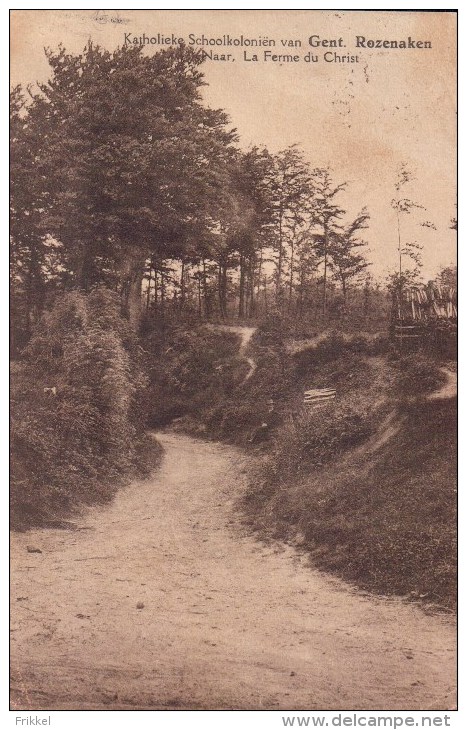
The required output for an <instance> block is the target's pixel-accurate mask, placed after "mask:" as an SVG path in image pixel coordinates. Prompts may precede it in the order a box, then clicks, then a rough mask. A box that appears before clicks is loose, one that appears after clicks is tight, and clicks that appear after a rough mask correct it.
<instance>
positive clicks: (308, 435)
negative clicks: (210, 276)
mask: <svg viewBox="0 0 467 730" xmlns="http://www.w3.org/2000/svg"><path fill="white" fill-rule="evenodd" d="M187 338H188V339H187ZM237 342H238V340H237ZM170 347H171V349H170V352H169V353H168V357H167V358H166V359H165V368H164V372H163V373H161V372H159V373H158V376H157V378H156V379H155V380H154V379H153V386H152V387H153V389H155V391H154V392H157V394H158V398H157V399H155V400H154V401H153V402H154V403H156V401H157V400H158V401H159V402H162V401H164V403H165V408H166V413H165V416H164V418H163V419H161V418H160V414H159V415H158V414H157V412H156V410H157V409H155V411H154V413H153V416H152V419H153V424H154V425H156V424H160V423H162V422H168V421H169V420H170V418H172V417H174V416H175V417H176V419H177V420H176V422H175V425H176V427H178V428H183V429H185V430H189V431H190V432H192V433H197V434H199V435H203V436H208V437H213V438H222V439H224V440H228V441H230V442H233V443H237V444H240V445H244V446H248V447H249V448H251V449H253V450H254V452H255V456H256V458H255V459H254V460H253V461H254V462H255V463H256V466H255V467H254V468H253V470H252V474H251V480H250V487H249V489H248V493H247V495H246V496H245V499H244V501H243V505H242V506H243V509H244V511H245V513H246V519H247V521H248V522H249V523H250V525H252V526H253V527H254V528H255V529H258V530H259V531H260V534H262V535H270V536H271V535H272V536H274V537H276V538H280V539H283V540H289V541H292V542H294V543H295V544H300V545H301V546H302V547H303V548H304V549H306V550H307V551H309V552H310V554H311V555H312V558H313V563H314V564H315V565H317V566H319V567H321V568H323V569H325V570H328V571H331V572H333V573H336V574H337V575H339V576H342V577H343V578H345V579H346V580H349V581H351V582H353V583H355V584H356V585H358V586H360V587H361V588H365V589H368V590H371V591H375V592H379V593H383V594H399V595H405V596H408V597H411V598H419V597H421V598H423V599H424V600H426V601H428V602H431V603H433V604H437V605H444V606H446V607H451V606H453V604H454V598H455V585H456V569H455V558H456V552H455V533H456V524H455V519H456V518H455V509H456V489H455V487H456V453H455V432H456V407H455V401H454V399H452V398H451V399H439V400H431V399H429V398H428V397H427V396H428V395H429V393H430V392H433V391H435V390H436V389H437V388H439V387H440V385H441V384H442V383H443V380H444V377H445V376H444V375H443V373H442V372H441V371H440V369H439V368H440V365H441V364H442V363H441V362H440V361H439V360H436V359H434V358H431V357H426V356H425V355H416V356H415V355H414V356H410V357H403V358H400V357H397V356H395V355H391V353H389V352H388V351H387V349H388V348H387V343H386V342H385V340H384V339H382V338H375V337H371V338H370V337H368V338H365V337H355V336H346V337H344V336H341V335H331V336H327V337H326V336H324V337H320V338H317V340H316V344H311V345H308V346H305V347H301V346H300V345H297V344H295V346H293V345H291V343H290V342H287V341H283V340H282V337H281V335H280V333H279V329H278V328H274V327H266V328H260V330H259V332H258V334H257V336H256V337H255V340H254V342H253V347H252V350H251V351H250V352H251V354H252V355H253V357H254V358H255V360H256V363H257V370H256V372H255V374H254V376H253V378H251V380H249V381H248V382H246V383H242V381H243V378H244V375H245V369H246V366H245V363H244V362H241V361H238V360H236V359H235V347H236V337H235V336H234V335H228V334H225V333H214V332H210V331H208V330H206V329H203V328H202V329H200V330H197V331H193V332H191V333H190V334H189V335H186V334H184V335H183V336H180V339H179V340H178V343H175V344H171V346H170ZM310 387H318V388H319V387H333V388H336V390H337V398H336V400H335V402H332V403H331V404H329V405H326V406H325V407H322V408H320V409H317V410H309V409H307V408H306V407H304V406H303V404H302V400H303V391H304V390H305V389H306V388H310Z"/></svg>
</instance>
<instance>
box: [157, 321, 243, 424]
mask: <svg viewBox="0 0 467 730" xmlns="http://www.w3.org/2000/svg"><path fill="white" fill-rule="evenodd" d="M149 345H150V347H151V349H152V353H153V357H152V363H153V364H152V365H151V367H150V371H149V377H150V384H149V388H148V395H147V401H148V404H149V423H150V424H151V425H153V426H156V425H164V424H166V423H169V422H170V421H172V420H173V419H174V418H177V417H180V416H186V415H193V416H195V417H196V418H197V419H199V420H202V417H203V413H204V412H205V410H206V409H210V408H212V407H214V406H215V405H216V404H217V403H219V402H221V401H222V400H223V399H224V398H226V397H227V396H228V395H229V394H231V393H232V392H233V391H234V389H235V387H236V385H238V384H239V383H240V382H241V381H242V380H243V377H244V375H245V372H246V369H247V366H246V365H245V363H244V362H243V361H242V360H241V359H238V358H237V355H238V348H239V338H238V335H236V334H235V333H230V332H225V331H213V330H210V329H208V328H205V327H198V328H193V329H191V330H189V331H184V330H180V331H175V332H172V333H170V336H166V337H165V338H164V340H163V341H157V340H156V341H151V340H150V341H149Z"/></svg>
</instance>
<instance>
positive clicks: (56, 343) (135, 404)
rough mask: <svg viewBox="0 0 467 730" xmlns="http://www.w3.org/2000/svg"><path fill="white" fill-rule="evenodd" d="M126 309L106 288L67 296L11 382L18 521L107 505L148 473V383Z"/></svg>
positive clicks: (14, 508)
mask: <svg viewBox="0 0 467 730" xmlns="http://www.w3.org/2000/svg"><path fill="white" fill-rule="evenodd" d="M119 306H120V305H119V300H118V297H117V296H116V295H114V294H113V293H112V292H110V291H108V290H106V289H96V290H94V291H92V292H91V293H90V294H89V295H85V294H82V293H80V292H76V291H75V292H70V293H68V294H66V295H64V296H62V297H61V298H60V299H58V300H57V301H56V303H55V305H54V306H53V308H52V309H51V310H50V311H49V312H47V313H46V314H45V315H44V316H43V318H42V320H41V322H40V324H39V326H38V329H37V331H36V333H35V334H34V336H33V338H32V340H31V342H30V344H29V346H28V348H27V350H26V352H25V356H26V361H25V364H24V366H23V367H22V369H21V372H20V373H17V374H16V375H15V376H14V377H13V378H12V431H11V446H12V482H11V506H12V521H13V524H14V525H23V524H27V523H30V522H40V521H44V520H46V519H49V518H50V517H51V516H53V515H57V514H60V513H63V511H67V510H71V509H73V507H74V506H75V505H77V504H79V503H82V502H92V501H96V500H103V499H107V498H109V497H110V496H111V495H112V494H113V493H114V492H115V489H116V488H117V486H118V485H119V483H120V482H121V478H122V477H123V476H124V475H126V474H128V473H130V472H133V471H137V470H138V469H139V468H140V467H142V464H141V453H142V444H143V443H147V437H146V436H145V433H144V427H145V420H146V419H145V409H144V407H143V404H144V399H143V392H144V388H145V386H146V382H147V381H146V378H145V376H144V371H143V365H142V361H141V355H140V350H139V348H138V344H137V340H136V337H135V335H134V333H133V332H132V330H131V328H130V325H129V323H128V322H127V321H126V320H125V319H123V318H122V317H121V316H120V308H119ZM52 388H53V389H54V390H53V391H51V390H50V389H52ZM148 451H149V454H150V453H153V451H154V449H151V448H149V449H148Z"/></svg>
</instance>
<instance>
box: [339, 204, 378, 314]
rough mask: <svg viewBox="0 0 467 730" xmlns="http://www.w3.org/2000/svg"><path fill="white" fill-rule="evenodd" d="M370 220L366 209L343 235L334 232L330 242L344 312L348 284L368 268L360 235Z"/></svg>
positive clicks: (344, 229)
mask: <svg viewBox="0 0 467 730" xmlns="http://www.w3.org/2000/svg"><path fill="white" fill-rule="evenodd" d="M369 219H370V216H369V215H368V213H367V211H366V210H365V209H364V210H363V211H362V212H361V213H360V214H359V215H358V216H357V217H356V218H355V219H354V220H353V221H352V222H351V223H350V224H349V225H348V226H345V227H344V228H343V229H342V233H338V232H336V231H334V233H333V235H332V237H331V240H330V254H331V267H332V269H333V271H334V275H335V278H336V279H338V281H339V282H340V284H341V286H342V297H343V300H344V312H346V311H347V293H348V283H349V282H350V281H351V280H352V279H355V278H356V277H357V276H358V275H359V274H361V273H363V272H364V271H365V270H366V269H367V267H368V261H367V260H366V258H365V256H363V254H362V253H360V250H361V249H362V248H363V247H364V246H366V243H365V241H363V240H362V239H361V238H360V237H359V233H360V231H361V230H363V229H364V228H368V225H367V223H368V220H369Z"/></svg>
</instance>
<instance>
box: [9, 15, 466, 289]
mask: <svg viewBox="0 0 467 730" xmlns="http://www.w3.org/2000/svg"><path fill="white" fill-rule="evenodd" d="M143 34H145V35H146V36H147V37H149V38H151V37H152V38H155V39H156V41H157V40H160V37H159V38H158V34H160V35H161V36H163V37H164V38H166V37H167V38H168V37H170V39H171V37H172V34H174V35H175V37H176V38H180V37H182V38H183V39H184V41H185V43H187V44H188V45H189V44H190V36H191V37H193V38H195V39H201V38H202V36H203V34H204V37H205V38H206V39H214V40H215V39H221V40H222V41H224V36H230V38H231V39H234V38H238V39H240V38H241V36H243V42H244V43H245V40H247V41H248V40H252V39H259V38H261V39H262V40H263V41H264V42H267V43H269V41H275V45H274V46H271V45H263V46H261V47H257V48H254V47H253V46H251V45H249V46H246V45H243V46H227V45H218V44H215V45H203V46H198V45H195V46H193V47H198V48H199V47H202V48H205V49H206V50H208V51H212V52H213V53H216V54H218V55H219V56H220V55H222V54H225V55H226V54H230V56H231V57H230V58H229V59H228V60H226V61H222V60H210V59H206V62H205V63H204V65H203V69H204V74H205V80H206V82H207V86H206V87H205V88H204V90H203V96H204V99H205V101H206V103H207V104H208V105H209V106H212V107H215V108H222V109H225V110H226V111H227V113H228V114H229V117H230V119H231V123H232V126H234V127H235V128H236V129H237V131H238V134H239V136H240V144H241V146H242V147H244V148H247V147H248V146H250V145H263V144H264V145H266V146H267V147H268V149H269V150H270V151H271V152H276V151H278V150H280V149H284V148H285V147H287V146H289V145H292V144H298V145H299V146H300V147H301V148H302V149H303V150H304V154H305V156H306V158H307V159H308V160H309V162H310V164H311V165H312V166H313V167H320V166H327V165H329V166H330V167H331V169H332V171H333V175H334V178H335V180H336V182H338V183H340V182H343V181H346V182H347V183H348V186H347V189H346V191H345V192H344V193H342V195H341V198H340V201H339V202H340V203H341V204H342V206H343V207H344V208H345V209H346V210H347V211H348V216H349V218H352V217H355V216H356V214H357V213H358V212H359V211H360V210H361V209H362V208H363V207H364V206H366V207H367V208H368V210H369V213H370V216H371V219H370V227H369V229H368V230H367V231H365V238H366V240H367V241H368V244H369V254H368V256H369V258H370V260H371V261H372V273H373V274H374V275H375V276H376V277H377V278H384V277H385V276H386V275H387V273H388V272H389V271H390V270H391V269H392V270H393V269H394V268H395V267H396V265H397V224H396V218H395V213H394V210H393V209H392V207H391V200H392V199H393V198H394V196H395V195H396V192H395V189H394V184H395V181H396V177H397V170H398V168H399V167H400V165H401V164H402V163H406V165H407V166H408V168H409V169H410V171H411V172H412V174H413V176H414V179H413V181H412V182H411V183H410V184H409V185H407V186H406V189H405V191H404V194H403V195H404V197H407V198H410V199H411V200H414V201H415V202H417V203H418V204H420V205H423V206H424V207H425V209H426V210H422V209H416V210H415V212H414V214H413V215H411V216H410V217H404V219H403V221H402V238H403V240H407V241H417V242H418V243H419V244H421V245H422V246H423V252H422V259H423V274H424V277H425V278H426V279H429V278H432V277H433V276H434V275H435V274H436V273H437V272H438V271H439V269H440V267H442V266H447V265H449V264H450V263H452V262H455V260H456V234H455V232H454V231H453V230H452V229H450V220H451V218H452V217H454V216H455V217H457V211H456V155H457V150H456V128H457V119H456V82H457V80H456V14H455V13H453V12H448V13H439V12H422V11H418V12H417V11H416V12H401V11H331V10H321V11H312V10H307V11H302V10H292V11H285V10H191V11H188V10H150V11H149V10H115V11H112V10H105V11H96V10H37V11H33V10H21V11H12V21H11V79H10V80H11V84H12V85H15V84H17V83H22V84H28V83H32V84H34V83H36V82H37V81H46V80H47V79H48V77H49V67H48V64H47V60H46V57H45V54H44V47H51V48H53V49H56V48H57V47H58V45H59V43H62V44H63V45H64V46H65V48H66V49H67V51H70V52H80V51H82V49H83V48H84V46H85V44H86V43H87V41H88V40H89V39H92V40H93V42H95V43H99V44H100V45H101V46H103V47H105V48H107V49H109V50H113V49H115V48H116V47H117V46H121V45H122V44H123V43H124V42H125V41H127V42H128V40H132V39H133V38H135V37H136V38H140V37H141V36H142V35H143ZM312 36H313V37H314V40H313V43H318V41H319V43H320V45H314V46H311V45H310V42H309V39H310V37H312ZM357 37H359V41H357ZM362 37H363V38H364V39H365V40H364V41H362ZM409 38H410V39H411V41H412V43H413V42H417V41H422V42H423V46H425V45H426V42H428V43H429V44H431V48H427V47H422V48H417V47H415V48H387V47H386V48H385V47H384V46H383V44H382V43H381V44H380V47H376V46H377V45H378V44H377V43H376V41H378V40H379V41H382V42H383V41H385V40H387V41H394V40H396V41H398V42H399V41H405V43H406V44H409V40H408V39H409ZM225 41H226V42H227V41H228V38H226V39H225ZM282 41H285V46H284V45H283V44H282ZM323 41H324V42H325V43H326V42H327V43H328V46H326V45H322V42H323ZM372 41H375V43H374V47H373V48H371V47H369V46H371V42H372ZM357 42H359V43H360V45H361V46H362V45H363V47H356V44H357ZM331 44H335V45H331ZM163 47H167V45H164V44H161V43H157V42H156V43H151V44H149V45H146V46H145V48H146V52H148V53H153V52H155V51H157V50H159V49H161V48H163ZM265 51H269V52H270V54H271V55H270V56H269V57H268V58H267V59H265V57H264V53H265ZM255 53H256V55H257V57H258V61H254V60H252V57H253V54H255ZM335 53H337V55H338V56H339V57H340V58H342V57H350V58H352V57H353V58H354V59H355V58H356V57H358V61H356V60H354V61H353V62H349V61H348V60H344V61H342V62H336V61H334V60H331V61H326V60H325V57H324V54H328V55H327V56H326V58H327V59H329V58H330V59H334V54H335ZM244 54H246V57H245V55H244ZM273 54H275V55H276V56H283V55H290V56H298V59H299V60H298V62H293V61H286V60H285V59H283V58H282V59H278V60H272V58H271V56H272V55H273ZM307 54H311V56H312V57H313V58H317V59H318V60H317V61H312V62H306V61H305V58H306V57H307ZM308 57H309V55H308ZM247 59H251V60H247ZM424 221H430V222H432V223H433V224H434V225H435V227H436V230H434V229H433V228H428V227H426V226H421V225H420V223H422V222H424Z"/></svg>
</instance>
